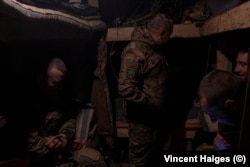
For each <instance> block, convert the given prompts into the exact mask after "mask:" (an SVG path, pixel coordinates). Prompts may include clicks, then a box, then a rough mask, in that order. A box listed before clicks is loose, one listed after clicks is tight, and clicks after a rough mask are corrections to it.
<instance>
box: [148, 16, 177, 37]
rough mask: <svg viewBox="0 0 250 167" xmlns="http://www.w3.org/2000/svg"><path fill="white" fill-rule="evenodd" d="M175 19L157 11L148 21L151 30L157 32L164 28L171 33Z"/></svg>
mask: <svg viewBox="0 0 250 167" xmlns="http://www.w3.org/2000/svg"><path fill="white" fill-rule="evenodd" d="M173 24H174V23H173V20H172V19H171V18H170V17H169V16H167V15H166V14H162V13H157V14H155V15H154V16H153V17H152V18H151V19H150V20H149V21H148V23H147V28H148V30H149V31H152V32H155V31H158V30H159V29H161V28H164V29H165V30H166V31H167V32H168V34H169V35H170V34H171V33H172V32H173Z"/></svg>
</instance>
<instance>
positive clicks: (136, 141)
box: [128, 121, 158, 167]
mask: <svg viewBox="0 0 250 167" xmlns="http://www.w3.org/2000/svg"><path fill="white" fill-rule="evenodd" d="M128 124H129V140H130V141H129V142H130V143H129V163H130V165H131V166H135V167H142V166H143V167H147V166H152V165H153V166H155V165H156V158H157V157H156V156H157V154H156V153H157V148H158V147H157V145H156V139H157V129H156V128H155V127H153V126H150V125H146V124H143V123H139V122H136V121H129V123H128Z"/></svg>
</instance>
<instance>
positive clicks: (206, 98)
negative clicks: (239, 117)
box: [198, 70, 243, 122]
mask: <svg viewBox="0 0 250 167" xmlns="http://www.w3.org/2000/svg"><path fill="white" fill-rule="evenodd" d="M242 82H243V81H242V80H241V79H240V78H239V77H238V76H236V75H234V74H233V73H231V72H228V71H222V70H214V71H211V72H210V73H208V74H207V75H205V76H204V77H203V79H202V80H201V82H200V85H199V89H198V94H199V98H200V105H201V107H202V109H203V111H204V112H206V113H207V114H208V115H209V116H210V118H211V120H212V121H213V122H215V121H217V120H222V119H225V118H228V116H232V115H235V113H236V110H237V108H238V104H237V103H238V102H239V99H240V97H242V96H243V95H242V89H241V88H242Z"/></svg>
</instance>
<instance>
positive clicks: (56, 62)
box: [48, 57, 67, 73]
mask: <svg viewBox="0 0 250 167" xmlns="http://www.w3.org/2000/svg"><path fill="white" fill-rule="evenodd" d="M53 68H56V69H58V70H60V71H62V72H63V73H65V72H66V70H67V67H66V65H65V63H64V62H63V61H62V60H61V59H60V58H58V57H55V58H53V59H52V60H51V61H50V62H49V65H48V71H50V70H52V69H53Z"/></svg>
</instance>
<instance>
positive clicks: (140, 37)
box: [118, 27, 167, 111]
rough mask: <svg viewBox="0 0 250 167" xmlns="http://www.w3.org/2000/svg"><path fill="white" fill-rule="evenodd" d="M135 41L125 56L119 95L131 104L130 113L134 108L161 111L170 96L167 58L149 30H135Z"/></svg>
mask: <svg viewBox="0 0 250 167" xmlns="http://www.w3.org/2000/svg"><path fill="white" fill-rule="evenodd" d="M131 40H132V41H131V42H130V43H129V44H128V45H127V46H126V47H125V49H124V50H123V53H122V61H121V69H120V73H119V84H118V90H119V94H120V96H121V97H123V98H124V99H125V101H126V102H127V107H128V108H127V111H128V110H130V109H129V108H131V107H132V108H131V109H132V110H143V108H144V109H150V110H152V111H156V110H160V109H162V107H163V104H164V100H165V95H166V92H165V91H166V81H167V67H166V62H165V59H164V57H162V56H161V55H160V54H159V53H158V51H157V49H158V48H157V47H156V44H155V42H154V40H153V38H152V37H151V36H150V34H149V33H148V31H147V29H146V28H145V27H138V28H135V30H134V31H133V33H132V37H131ZM130 106H131V107H130ZM136 106H137V107H136ZM138 107H139V108H138Z"/></svg>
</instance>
